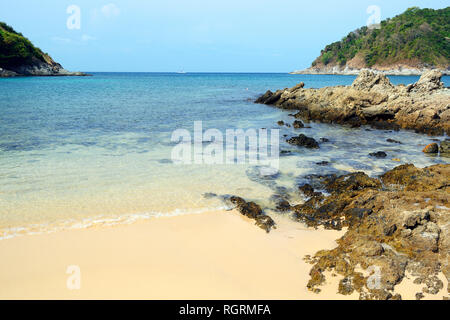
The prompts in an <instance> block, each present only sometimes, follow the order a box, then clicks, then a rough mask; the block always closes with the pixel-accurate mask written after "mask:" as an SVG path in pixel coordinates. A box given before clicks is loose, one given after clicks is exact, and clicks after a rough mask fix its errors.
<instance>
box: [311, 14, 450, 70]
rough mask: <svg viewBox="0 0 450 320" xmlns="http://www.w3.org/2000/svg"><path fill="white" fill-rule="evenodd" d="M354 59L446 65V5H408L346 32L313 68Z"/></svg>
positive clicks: (449, 44)
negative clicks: (393, 14) (377, 24)
mask: <svg viewBox="0 0 450 320" xmlns="http://www.w3.org/2000/svg"><path fill="white" fill-rule="evenodd" d="M352 59H357V61H358V63H359V64H360V65H361V64H362V65H361V67H373V66H375V65H382V66H383V65H395V64H404V65H405V64H406V65H409V66H415V67H420V66H425V67H426V66H435V67H440V68H447V67H448V66H449V61H450V7H447V8H444V9H440V10H433V9H420V8H417V7H413V8H409V9H408V10H406V11H405V12H404V13H402V14H400V15H398V16H396V17H394V18H392V19H386V20H384V21H382V22H381V24H380V28H379V29H376V28H375V29H370V28H368V27H362V28H359V29H357V30H355V31H353V32H350V33H349V34H348V35H347V36H346V37H344V38H343V39H342V40H341V41H338V42H335V43H332V44H330V45H327V46H326V47H325V49H323V50H322V51H321V55H320V56H319V57H318V58H317V59H316V60H315V61H314V62H313V63H312V66H313V67H316V66H327V65H337V66H341V67H343V66H345V65H346V64H348V63H349V62H350V61H351V60H352Z"/></svg>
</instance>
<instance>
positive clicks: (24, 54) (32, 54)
mask: <svg viewBox="0 0 450 320" xmlns="http://www.w3.org/2000/svg"><path fill="white" fill-rule="evenodd" d="M36 59H37V60H40V61H43V62H44V61H45V59H44V53H43V52H42V51H41V50H40V49H39V48H36V47H35V46H33V44H32V43H31V42H30V40H28V39H27V38H25V37H24V36H23V35H22V34H21V33H18V32H16V31H15V30H14V29H13V28H12V27H10V26H8V25H7V24H6V23H4V22H0V68H4V69H14V68H15V67H18V66H22V65H27V64H32V63H33V62H34V61H35V60H36Z"/></svg>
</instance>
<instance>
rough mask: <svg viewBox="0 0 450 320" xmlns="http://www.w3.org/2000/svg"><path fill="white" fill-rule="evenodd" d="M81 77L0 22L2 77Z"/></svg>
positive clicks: (0, 64)
mask: <svg viewBox="0 0 450 320" xmlns="http://www.w3.org/2000/svg"><path fill="white" fill-rule="evenodd" d="M17 75H27V76H79V75H85V74H83V73H81V72H69V71H67V70H65V69H64V68H63V67H62V66H61V65H60V64H59V63H57V62H55V61H53V59H52V58H51V57H50V56H49V55H48V54H46V53H44V52H42V50H41V49H39V48H37V47H35V46H34V45H33V44H32V43H31V41H30V40H28V39H27V38H25V37H24V36H23V35H22V34H21V33H19V32H16V31H15V30H14V29H13V28H12V27H11V26H9V25H7V24H6V23H4V22H0V77H11V76H17Z"/></svg>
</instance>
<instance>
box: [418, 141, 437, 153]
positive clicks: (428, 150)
mask: <svg viewBox="0 0 450 320" xmlns="http://www.w3.org/2000/svg"><path fill="white" fill-rule="evenodd" d="M422 152H424V153H438V152H439V146H438V144H437V143H436V142H433V143H430V144H429V145H427V146H426V147H425V148H423V150H422Z"/></svg>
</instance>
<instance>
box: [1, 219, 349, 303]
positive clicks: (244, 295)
mask: <svg viewBox="0 0 450 320" xmlns="http://www.w3.org/2000/svg"><path fill="white" fill-rule="evenodd" d="M274 219H276V221H277V225H278V228H277V229H276V230H272V231H271V232H270V233H269V234H268V233H266V232H264V231H263V230H261V229H260V228H258V227H257V226H255V225H254V223H253V221H252V220H250V219H248V218H246V217H244V216H242V215H241V214H239V213H238V212H236V211H215V212H210V213H201V214H195V215H184V216H176V217H160V218H158V219H149V220H146V221H139V222H135V223H132V224H129V225H117V226H109V227H100V228H97V227H96V228H88V229H77V230H67V231H60V232H55V233H52V234H42V235H26V236H23V237H16V238H13V239H6V240H2V241H0V256H2V258H3V260H4V261H5V263H2V265H1V266H0V288H1V289H0V299H98V298H101V299H118V298H120V299H169V298H170V299H356V298H357V295H351V296H342V295H339V294H337V290H336V285H337V281H338V280H339V279H338V278H333V279H330V286H329V287H328V286H325V287H324V288H323V290H322V292H321V294H319V295H317V294H315V293H313V292H311V291H308V290H307V288H306V283H307V281H308V278H309V275H308V273H309V269H310V268H311V266H310V264H308V263H306V262H305V261H304V260H303V257H304V256H305V255H307V254H308V255H311V254H314V253H315V252H316V251H318V250H321V249H324V248H328V249H332V248H333V247H335V246H336V243H335V241H334V240H335V239H337V238H338V237H340V236H342V234H343V231H334V230H333V231H329V230H314V229H308V228H306V227H304V226H303V225H302V224H299V223H297V222H294V221H290V220H289V219H288V218H286V217H283V216H280V217H274ZM305 243H308V247H305V245H304V244H305ZM280 248H283V250H280ZM70 265H77V266H79V267H80V271H81V289H80V290H69V289H67V287H66V282H67V279H68V277H69V276H70V274H66V269H67V267H68V266H70Z"/></svg>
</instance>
